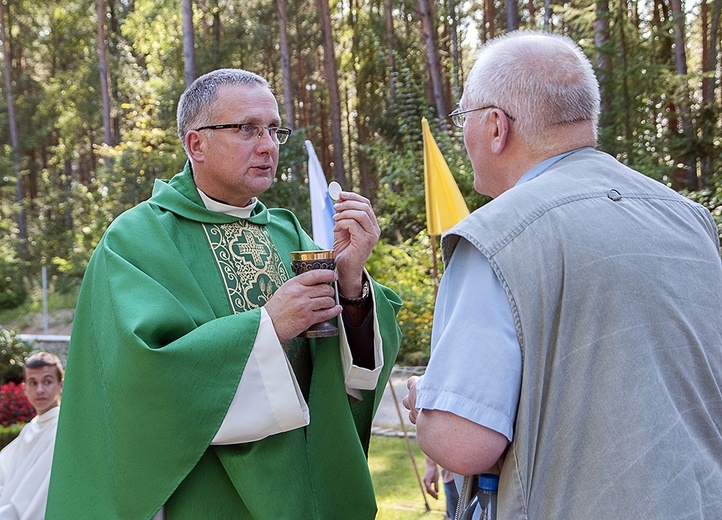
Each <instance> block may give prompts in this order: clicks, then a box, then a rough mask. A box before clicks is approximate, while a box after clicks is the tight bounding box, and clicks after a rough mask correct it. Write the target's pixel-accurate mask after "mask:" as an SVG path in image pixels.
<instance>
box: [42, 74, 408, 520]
mask: <svg viewBox="0 0 722 520" xmlns="http://www.w3.org/2000/svg"><path fill="white" fill-rule="evenodd" d="M280 124H281V119H280V116H279V112H278V105H277V103H276V100H275V98H274V96H273V94H272V92H271V89H270V87H269V85H268V83H267V82H266V81H265V80H264V79H263V78H261V77H259V76H257V75H256V74H253V73H250V72H247V71H243V70H236V69H222V70H217V71H215V72H212V73H209V74H206V75H204V76H202V77H200V78H198V79H197V80H196V81H195V82H194V83H193V84H192V85H191V86H190V87H189V88H188V90H187V91H186V92H185V93H184V94H183V96H182V97H181V99H180V102H179V105H178V133H179V136H180V138H181V139H182V142H183V146H184V148H185V150H186V152H187V155H188V159H189V161H188V163H187V165H186V167H185V169H184V171H183V172H181V173H179V174H177V175H176V176H175V177H173V178H172V179H171V180H170V181H169V182H160V181H159V182H157V183H156V185H155V187H154V190H153V195H152V197H151V198H150V199H149V200H148V201H146V202H143V203H141V204H140V205H138V206H137V207H135V208H133V209H131V210H129V211H127V212H126V213H125V214H123V215H121V216H120V217H119V218H118V219H116V220H115V221H114V222H113V224H112V225H111V226H110V227H109V228H108V230H107V232H106V233H105V235H104V237H103V239H102V240H101V242H100V244H99V245H98V247H97V249H96V251H95V253H94V255H93V258H92V260H91V262H90V264H89V266H88V271H87V273H86V275H85V278H84V281H83V287H82V289H81V294H80V297H79V301H78V308H77V312H76V321H75V323H74V326H73V334H72V338H71V344H70V348H69V360H68V375H67V378H66V380H67V384H66V393H65V401H64V405H63V412H62V413H61V415H60V425H59V436H58V441H57V448H56V456H55V460H54V463H53V474H52V479H51V484H50V497H49V501H48V516H47V518H48V519H56V518H68V519H70V518H73V519H75V518H79V517H80V518H94V519H95V518H103V519H110V518H123V519H130V518H132V519H143V518H146V519H149V518H151V517H155V518H168V519H169V520H175V519H186V518H187V519H198V518H217V519H222V518H228V519H231V518H233V519H244V518H253V519H269V520H270V519H273V520H277V519H279V518H299V519H300V518H303V519H335V518H358V519H371V518H374V516H375V511H376V503H375V499H374V494H373V487H372V484H371V479H370V474H369V471H368V466H367V462H366V458H365V454H366V449H367V446H368V439H369V434H370V424H371V419H372V416H373V413H374V412H375V409H376V406H377V405H378V402H379V400H380V396H381V392H382V390H383V388H384V385H385V382H386V380H387V378H388V374H389V372H390V369H391V365H392V363H393V361H394V359H395V356H396V353H397V349H398V346H399V340H400V335H399V329H398V326H397V324H396V321H395V312H396V310H397V309H398V307H399V305H400V301H399V300H398V298H397V296H396V295H395V294H394V293H393V292H391V291H390V290H389V289H387V288H385V287H383V286H381V285H379V284H377V283H376V282H374V281H373V280H372V279H371V278H370V277H369V276H368V274H367V273H366V272H365V270H364V264H365V263H366V260H367V258H368V257H369V254H370V253H371V250H372V248H373V247H374V245H375V244H376V242H377V240H378V237H379V227H378V224H377V222H376V218H375V216H374V213H373V211H372V209H371V206H370V204H369V201H368V200H367V199H365V198H363V197H361V196H359V195H356V194H354V193H350V192H343V193H342V194H341V197H340V200H339V201H338V202H337V203H336V204H335V210H336V214H335V217H334V218H335V221H336V226H335V228H334V249H335V252H336V266H337V272H338V274H336V272H334V271H332V270H325V269H322V270H316V271H309V272H306V273H303V274H299V275H298V276H296V277H293V276H292V274H291V270H290V260H291V257H290V253H291V251H296V250H308V249H318V247H317V246H316V245H315V244H314V243H313V242H312V241H311V239H310V238H309V237H308V236H307V235H306V233H304V232H303V230H302V229H301V227H300V225H299V223H298V221H297V220H296V218H295V216H294V215H293V214H292V213H291V212H289V211H287V210H284V209H268V208H266V207H265V206H264V205H263V203H262V202H261V201H260V200H259V199H258V197H259V196H260V195H261V194H262V193H263V192H265V191H266V190H267V189H268V188H269V187H270V186H271V184H272V182H273V179H274V175H275V173H276V167H277V164H278V152H279V145H280V144H282V143H284V142H285V141H286V139H287V138H288V136H289V134H290V130H288V129H285V128H282V127H280ZM334 282H336V284H337V291H336V293H335V292H334V287H333V285H332V284H333V283H334ZM335 294H336V295H337V296H338V300H339V301H340V303H337V300H336V299H335ZM337 316H338V317H339V318H338V327H339V329H340V334H339V337H329V338H321V339H312V340H306V339H303V338H300V337H299V334H300V333H301V332H303V331H304V330H306V329H307V328H308V327H309V326H311V325H313V324H315V323H318V322H321V321H325V320H329V319H333V318H335V317H337Z"/></svg>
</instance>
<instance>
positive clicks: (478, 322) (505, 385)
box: [416, 152, 572, 441]
mask: <svg viewBox="0 0 722 520" xmlns="http://www.w3.org/2000/svg"><path fill="white" fill-rule="evenodd" d="M570 153H572V152H568V153H564V154H560V155H557V156H554V157H552V158H550V159H547V160H545V161H543V162H541V163H539V164H537V165H536V166H534V167H533V168H532V169H530V170H529V171H528V172H526V173H525V174H524V175H523V176H522V177H521V178H520V179H519V181H518V182H517V183H516V185H515V186H518V185H520V184H523V183H525V182H529V181H530V180H532V179H534V178H536V177H538V176H539V175H541V174H542V173H543V172H544V171H545V170H546V169H547V168H549V167H550V166H552V165H553V164H554V163H556V162H557V161H559V160H561V159H563V158H564V157H566V156H567V155H569V154H570ZM512 189H513V188H512ZM521 363H522V360H521V346H520V345H519V340H518V338H517V335H516V328H515V326H514V316H513V315H512V312H511V306H510V305H509V300H508V299H507V296H506V293H505V292H504V289H503V288H502V286H501V283H500V282H499V279H498V278H497V277H496V274H494V271H493V270H492V268H491V265H490V264H489V261H488V260H487V259H486V257H485V256H484V255H483V254H481V252H480V251H479V250H478V249H476V248H475V247H474V246H473V245H471V244H470V243H469V242H468V241H466V240H463V239H462V240H459V243H458V245H457V246H456V249H455V250H454V254H453V255H452V257H451V260H450V262H449V265H448V266H447V267H446V271H445V272H444V275H443V277H442V279H441V283H440V285H439V293H438V296H437V299H436V307H435V310H434V325H433V329H432V332H431V359H430V360H429V365H428V367H427V369H426V374H425V375H424V377H423V378H421V380H420V381H419V382H418V384H417V387H416V390H417V400H416V406H417V408H422V409H428V410H443V411H447V412H451V413H453V414H455V415H458V416H460V417H463V418H465V419H468V420H470V421H472V422H475V423H477V424H480V425H482V426H485V427H487V428H490V429H492V430H494V431H497V432H499V433H501V434H502V435H504V436H506V438H507V439H509V440H510V441H511V440H512V438H513V435H514V418H515V417H516V409H517V405H518V402H519V391H520V388H521Z"/></svg>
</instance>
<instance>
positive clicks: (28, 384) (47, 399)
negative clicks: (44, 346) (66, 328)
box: [0, 352, 63, 520]
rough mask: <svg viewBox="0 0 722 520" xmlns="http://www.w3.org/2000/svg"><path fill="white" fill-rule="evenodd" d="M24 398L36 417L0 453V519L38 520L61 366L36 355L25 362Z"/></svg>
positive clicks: (45, 487) (42, 508) (44, 354)
mask: <svg viewBox="0 0 722 520" xmlns="http://www.w3.org/2000/svg"><path fill="white" fill-rule="evenodd" d="M23 375H24V387H25V395H26V396H27V398H28V401H30V404H31V405H32V407H33V408H34V409H35V413H36V414H37V415H36V416H35V417H34V418H33V419H32V420H31V421H30V422H29V423H28V424H26V425H25V427H23V429H22V430H21V431H20V435H18V437H17V438H16V439H15V440H13V441H12V442H11V443H10V444H8V445H7V446H6V447H5V448H4V449H3V450H2V451H1V452H0V519H3V520H42V518H43V515H44V514H45V503H46V501H47V498H48V482H49V481H50V465H51V463H52V460H53V447H54V445H55V432H56V428H57V426H58V405H59V404H60V392H61V391H62V389H63V365H62V363H61V361H60V359H59V358H58V357H57V356H56V355H55V354H50V353H49V352H40V353H37V354H33V355H32V356H30V357H29V358H28V359H27V360H26V361H25V368H24V369H23Z"/></svg>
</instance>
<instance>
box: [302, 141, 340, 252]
mask: <svg viewBox="0 0 722 520" xmlns="http://www.w3.org/2000/svg"><path fill="white" fill-rule="evenodd" d="M306 151H307V152H308V189H309V191H310V192H311V223H312V225H313V241H314V242H316V243H317V244H318V245H319V246H321V247H322V248H323V249H333V227H334V226H335V225H336V224H335V222H334V220H333V214H334V211H333V201H332V200H331V196H330V195H329V194H328V184H327V183H326V177H325V175H324V174H323V169H322V168H321V163H320V162H319V160H318V157H317V156H316V151H315V150H314V149H313V144H311V141H306Z"/></svg>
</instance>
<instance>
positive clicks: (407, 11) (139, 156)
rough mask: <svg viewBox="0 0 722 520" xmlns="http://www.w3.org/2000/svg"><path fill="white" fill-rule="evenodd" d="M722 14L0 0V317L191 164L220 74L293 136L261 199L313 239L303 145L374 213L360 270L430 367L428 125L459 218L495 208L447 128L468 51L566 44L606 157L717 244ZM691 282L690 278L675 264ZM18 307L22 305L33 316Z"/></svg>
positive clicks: (655, 0)
mask: <svg viewBox="0 0 722 520" xmlns="http://www.w3.org/2000/svg"><path fill="white" fill-rule="evenodd" d="M721 8H722V0H709V1H707V0H689V1H687V2H683V1H682V0H571V1H560V0H544V2H541V1H540V0H524V1H523V2H522V1H517V0H505V1H504V0H464V1H462V0H443V1H434V0H339V1H330V0H316V1H314V2H306V1H301V0H181V1H178V0H95V1H93V0H57V1H54V2H38V1H37V0H0V38H2V43H3V46H2V62H3V69H2V75H3V79H4V81H3V83H2V92H3V96H2V99H1V100H0V142H1V143H3V149H2V154H1V155H0V172H1V174H2V179H1V182H0V213H1V215H2V220H1V221H0V238H1V240H0V310H2V309H23V308H27V305H28V302H33V301H37V300H38V298H39V296H38V295H39V291H38V287H39V285H40V272H41V268H42V267H43V266H44V267H46V268H47V272H48V280H49V287H50V290H51V293H52V294H54V295H57V296H64V295H65V296H68V295H69V297H68V298H65V300H66V301H73V299H74V295H75V294H77V290H78V287H79V284H80V281H81V279H82V276H83V273H84V270H85V267H86V265H87V262H88V260H89V258H90V255H91V253H92V251H93V248H94V247H95V245H96V244H97V242H98V240H99V239H100V237H101V235H102V233H103V231H104V230H105V228H106V227H107V225H108V224H109V223H110V222H111V221H112V220H113V218H115V217H116V216H117V215H118V214H120V213H121V212H122V211H124V210H126V209H128V208H129V207H131V206H133V205H135V204H137V203H138V202H140V201H142V200H144V199H146V198H147V197H148V196H149V195H150V192H151V188H152V185H153V181H154V180H155V179H156V178H170V177H171V176H172V175H173V174H174V173H176V172H177V171H180V170H181V169H182V167H183V164H184V162H185V156H184V154H183V151H182V148H181V145H180V142H179V139H178V137H177V135H176V126H175V108H176V103H177V100H178V97H179V96H180V94H181V93H182V92H183V90H184V88H185V86H186V85H187V84H188V83H189V82H190V81H192V80H193V79H194V78H195V77H197V76H198V75H200V74H203V73H205V72H208V71H210V70H213V69H216V68H220V67H241V68H245V69H248V70H252V71H254V72H257V73H259V74H261V75H262V76H264V77H266V78H267V79H268V80H269V81H270V83H271V84H272V86H273V88H274V91H275V92H276V95H277V97H278V99H279V105H280V108H281V113H282V117H283V120H284V123H285V125H286V126H288V127H291V128H292V129H293V130H294V134H293V135H292V137H291V139H290V140H289V142H288V143H286V144H284V145H283V146H282V147H281V159H280V165H279V172H278V175H277V177H276V181H275V183H274V185H273V186H272V188H271V189H270V190H269V191H268V192H267V193H266V194H264V196H263V200H264V202H265V203H266V204H267V205H268V206H271V207H273V206H284V207H289V208H291V209H292V210H293V211H295V213H296V214H297V215H298V217H299V219H300V220H301V222H302V224H303V225H304V227H305V228H306V229H307V230H310V227H311V226H310V203H309V195H308V188H307V167H306V160H307V156H306V151H305V148H304V141H305V140H306V139H309V140H311V142H312V143H313V145H314V147H315V149H316V151H317V153H318V156H319V158H320V160H321V163H322V165H323V168H324V171H325V175H326V177H327V179H329V180H331V179H336V180H338V181H339V182H340V183H341V185H342V186H344V187H345V189H353V190H356V191H358V192H360V193H362V194H363V195H365V196H367V197H369V198H370V199H371V200H372V201H373V203H374V206H375V209H376V214H377V216H378V219H379V222H380V224H381V229H382V238H381V242H380V244H379V246H378V247H377V248H376V250H375V253H374V255H373V257H372V258H371V260H370V264H369V270H370V271H371V272H372V274H373V275H374V276H375V277H376V278H377V279H379V280H380V281H381V282H382V283H386V284H387V285H389V286H391V287H392V288H394V289H395V290H396V291H397V292H398V293H399V294H400V295H401V297H402V298H403V300H404V301H405V306H404V308H403V309H402V311H401V314H400V323H401V327H402V329H403V332H404V344H403V347H402V352H401V356H400V362H402V363H405V364H424V363H425V361H426V359H427V358H428V346H429V337H430V330H431V319H432V312H433V298H434V281H433V280H432V276H431V274H432V249H431V246H430V240H429V237H428V236H427V234H426V221H425V207H424V190H423V146H422V133H421V119H422V118H423V117H426V118H428V119H429V122H430V124H431V129H432V133H433V134H434V136H435V138H436V141H437V143H438V144H439V147H440V149H441V151H442V153H443V154H444V156H445V158H446V160H447V162H448V163H449V166H450V168H451V171H452V172H453V174H454V176H455V178H456V182H457V184H458V185H459V187H460V189H461V192H462V194H463V195H464V197H465V199H466V201H467V204H468V206H469V209H470V210H474V209H476V208H478V207H480V206H481V205H483V204H484V203H485V202H487V199H486V198H484V197H482V196H480V195H478V194H476V193H475V192H474V190H473V174H472V171H471V166H470V163H469V161H468V159H467V157H466V153H465V150H464V147H463V142H462V139H461V133H460V131H459V130H458V129H455V128H453V127H452V126H451V124H450V121H449V119H448V118H447V117H446V114H448V113H449V112H451V110H452V109H453V108H454V105H455V103H456V102H457V101H458V99H459V98H460V95H461V91H462V87H463V84H464V81H465V76H466V74H467V73H468V71H469V70H470V67H471V64H472V63H473V60H474V57H475V55H476V52H477V50H478V47H479V45H480V44H482V43H483V42H485V41H487V40H489V39H490V38H492V37H494V36H496V35H500V34H503V33H505V32H508V31H512V30H515V29H519V28H521V29H539V30H546V31H550V32H554V33H559V34H566V35H568V36H570V37H571V38H572V39H573V40H575V41H577V42H579V44H580V45H581V46H582V48H583V49H584V50H585V52H586V53H587V55H588V56H589V57H590V59H591V60H592V63H593V64H594V66H595V68H596V70H597V74H598V77H599V79H600V86H601V95H602V110H603V111H602V115H601V121H600V138H599V146H598V148H599V149H601V150H603V151H606V152H608V153H610V154H612V155H614V156H615V157H617V158H618V159H619V160H621V161H622V162H623V163H625V164H628V165H630V166H632V167H633V168H636V169H638V170H640V171H642V172H643V173H645V174H647V175H649V176H650V177H652V178H654V179H657V180H659V181H660V182H663V183H665V184H667V185H669V186H671V187H672V188H674V189H676V190H678V191H680V192H683V193H684V194H685V195H687V196H689V197H690V198H692V199H694V200H697V201H699V202H701V203H703V204H705V205H706V206H707V207H709V208H710V210H711V211H712V212H713V214H714V215H715V218H716V219H717V222H718V225H720V227H721V229H722V176H721V174H720V166H721V165H722V152H721V150H722V149H721V146H720V140H721V138H722V126H721V124H720V123H721V121H720V105H721V104H722V89H721V88H720V47H721V43H722V42H721V41H720V30H719V29H720V10H721ZM679 268H680V269H684V266H679ZM24 306H25V307H24Z"/></svg>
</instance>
